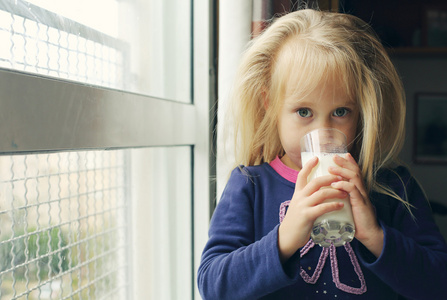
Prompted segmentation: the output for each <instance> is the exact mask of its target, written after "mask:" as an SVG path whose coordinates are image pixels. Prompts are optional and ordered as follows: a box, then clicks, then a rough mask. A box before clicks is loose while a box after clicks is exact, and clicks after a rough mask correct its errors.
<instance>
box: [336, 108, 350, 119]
mask: <svg viewBox="0 0 447 300" xmlns="http://www.w3.org/2000/svg"><path fill="white" fill-rule="evenodd" d="M348 113H349V110H348V109H347V108H345V107H340V108H337V109H336V110H335V111H334V117H344V116H346V115H347V114H348Z"/></svg>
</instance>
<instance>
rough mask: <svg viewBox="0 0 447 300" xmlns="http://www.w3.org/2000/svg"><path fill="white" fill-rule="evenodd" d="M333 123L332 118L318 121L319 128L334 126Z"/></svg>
mask: <svg viewBox="0 0 447 300" xmlns="http://www.w3.org/2000/svg"><path fill="white" fill-rule="evenodd" d="M332 127H333V124H332V121H331V119H330V118H322V119H321V120H319V122H318V128H332Z"/></svg>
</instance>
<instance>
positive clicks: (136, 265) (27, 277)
mask: <svg viewBox="0 0 447 300" xmlns="http://www.w3.org/2000/svg"><path fill="white" fill-rule="evenodd" d="M191 172H192V170H191V148H190V147H188V146H185V147H169V148H142V149H131V150H113V151H112V150H111V151H83V152H60V153H51V154H30V155H14V156H0V195H1V201H0V297H1V299H13V298H14V299H56V298H57V299H62V298H73V299H143V298H144V299H191V298H192V293H193V279H192V278H193V277H192V274H193V272H194V271H193V262H192V247H193V246H192V245H193V238H192V196H191V195H192V190H191V186H192V177H191ZM132 271H133V272H132ZM135 289H138V290H139V291H141V290H143V291H144V297H143V298H139V297H136V296H135V295H132V291H133V290H135ZM140 295H141V294H140Z"/></svg>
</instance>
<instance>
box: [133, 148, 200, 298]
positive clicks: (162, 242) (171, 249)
mask: <svg viewBox="0 0 447 300" xmlns="http://www.w3.org/2000/svg"><path fill="white" fill-rule="evenodd" d="M131 153H132V155H131V157H132V173H131V180H132V181H131V182H132V188H131V194H132V217H131V219H132V221H133V226H134V227H133V228H134V230H133V241H134V243H133V246H132V255H131V256H132V257H133V259H134V261H133V264H134V268H133V270H134V272H133V276H132V282H133V284H134V288H135V295H134V296H133V297H132V299H148V300H151V299H154V300H158V299H184V300H187V299H191V298H192V291H193V284H194V283H193V279H192V278H193V277H192V275H193V272H194V270H193V261H192V245H193V238H192V234H193V231H192V196H191V192H192V190H191V186H192V177H191V173H192V170H191V164H192V161H191V148H190V147H169V148H145V149H133V150H131Z"/></svg>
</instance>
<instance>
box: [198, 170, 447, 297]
mask: <svg viewBox="0 0 447 300" xmlns="http://www.w3.org/2000/svg"><path fill="white" fill-rule="evenodd" d="M377 181H378V182H380V183H382V184H385V185H387V186H389V187H391V188H392V189H393V191H394V192H395V193H396V194H397V195H399V196H400V197H402V198H403V199H408V202H409V203H410V204H411V205H413V208H412V213H413V215H412V214H410V213H409V211H408V209H407V208H406V207H405V206H404V205H403V204H402V202H400V201H398V200H396V199H394V198H392V197H390V196H387V195H383V194H379V193H374V192H373V193H371V195H370V200H371V202H372V203H373V205H374V206H375V208H376V214H377V218H378V220H379V223H380V225H381V226H382V228H383V230H384V234H385V237H384V248H383V251H382V254H381V256H380V257H379V258H376V257H375V256H374V255H372V254H371V253H370V252H369V251H368V250H367V249H366V248H365V247H364V246H363V245H362V244H361V243H360V242H358V241H357V240H356V239H354V240H353V241H352V242H351V243H350V245H349V248H348V249H347V248H345V247H338V248H333V249H332V250H331V251H329V250H324V248H321V247H320V246H318V245H317V246H313V247H309V249H306V251H304V250H305V249H301V251H302V252H303V251H304V252H306V253H305V254H304V255H300V251H297V253H295V255H293V256H292V257H291V258H290V259H289V260H288V261H287V262H286V263H285V264H281V262H280V259H279V252H278V227H279V224H280V215H281V207H284V205H285V203H287V201H289V200H290V199H291V198H292V195H293V192H294V188H295V184H294V183H292V182H290V181H288V180H286V179H285V178H283V177H282V176H281V175H279V174H278V173H277V172H276V171H275V170H274V169H273V168H272V167H271V166H270V165H269V164H267V163H265V164H262V165H260V166H253V167H241V168H236V169H235V170H233V172H232V174H231V176H230V179H229V181H228V183H227V185H226V187H225V190H224V192H223V194H222V197H221V200H220V201H219V204H218V206H217V208H216V210H215V212H214V214H213V217H212V220H211V224H210V229H209V240H208V242H207V244H206V246H205V249H204V251H203V255H202V261H201V264H200V267H199V270H198V286H199V290H200V293H201V295H202V297H203V298H204V299H219V300H220V299H232V300H235V299H245V300H246V299H326V298H328V299H329V298H330V299H399V297H402V296H404V297H406V298H409V299H445V298H446V296H445V294H444V293H445V292H444V287H443V285H444V284H447V245H446V243H445V241H444V239H443V237H442V235H441V234H440V232H439V230H438V228H437V226H436V224H435V222H434V220H433V218H432V214H431V209H430V207H429V204H428V202H427V200H426V199H425V197H424V194H423V192H422V191H421V189H420V187H419V185H418V184H417V182H416V181H415V180H414V178H413V177H412V176H411V175H410V174H409V172H408V171H407V169H405V168H403V167H399V168H397V169H394V170H384V171H382V172H380V173H379V174H378V176H377ZM281 205H282V206H281ZM326 249H328V248H326ZM350 250H351V251H352V252H353V253H351V254H354V258H352V257H351V256H350V255H349V254H350V252H349V251H350ZM324 251H329V252H331V253H330V254H328V253H326V255H327V257H326V259H323V258H324V255H325V253H323V252H324ZM300 256H302V257H300ZM320 256H321V259H320ZM319 262H320V265H318V264H319ZM321 262H324V264H322V263H321ZM353 262H358V263H357V266H358V267H359V268H360V271H359V270H356V269H355V268H356V264H355V263H353ZM303 272H305V274H304V273H303ZM315 272H317V273H319V272H321V273H319V276H318V278H317V280H314V281H315V282H312V283H308V282H306V281H305V280H304V279H303V278H305V277H306V274H307V276H308V277H312V276H313V275H314V274H316V273H315ZM359 274H360V276H359ZM361 278H362V280H363V281H364V285H365V286H363V285H362V282H361V281H362V280H361ZM307 281H309V280H307ZM343 287H344V288H343ZM353 291H357V292H353Z"/></svg>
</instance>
